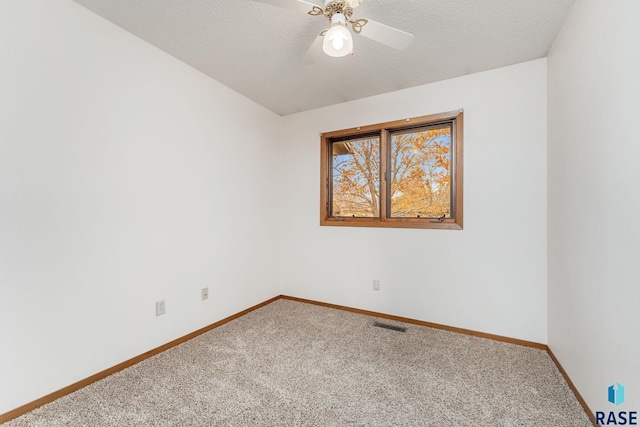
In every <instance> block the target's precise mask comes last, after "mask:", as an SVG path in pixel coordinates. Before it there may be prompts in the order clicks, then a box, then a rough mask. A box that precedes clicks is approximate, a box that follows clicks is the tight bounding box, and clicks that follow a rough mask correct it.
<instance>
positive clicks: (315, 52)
mask: <svg viewBox="0 0 640 427" xmlns="http://www.w3.org/2000/svg"><path fill="white" fill-rule="evenodd" d="M323 41H324V36H321V35H318V37H316V39H315V40H314V41H313V43H312V44H311V47H310V48H309V50H307V53H305V54H304V56H303V57H302V61H300V63H301V64H302V65H311V64H314V63H315V62H316V61H317V60H318V59H319V58H320V57H321V56H322V42H323Z"/></svg>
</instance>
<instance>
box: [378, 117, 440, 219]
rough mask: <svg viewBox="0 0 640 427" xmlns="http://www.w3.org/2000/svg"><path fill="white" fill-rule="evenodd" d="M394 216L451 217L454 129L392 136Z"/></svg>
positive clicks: (391, 174)
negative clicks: (452, 141) (452, 136)
mask: <svg viewBox="0 0 640 427" xmlns="http://www.w3.org/2000/svg"><path fill="white" fill-rule="evenodd" d="M389 148H390V153H389V154H390V156H389V169H390V170H389V172H390V179H391V188H390V194H389V195H390V197H389V200H390V206H391V216H392V217H411V218H416V217H421V218H435V217H442V216H443V215H444V217H445V218H450V217H451V216H452V209H451V160H452V150H451V126H450V125H443V126H437V127H429V128H423V129H419V130H412V131H409V132H403V133H395V134H391V146H390V147H389Z"/></svg>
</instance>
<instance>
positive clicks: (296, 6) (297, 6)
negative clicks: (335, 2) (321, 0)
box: [253, 0, 317, 13]
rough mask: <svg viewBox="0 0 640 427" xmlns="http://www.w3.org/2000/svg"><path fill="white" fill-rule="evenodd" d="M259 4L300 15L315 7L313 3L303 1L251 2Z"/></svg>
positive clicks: (274, 0) (260, 0)
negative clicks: (295, 12) (289, 10)
mask: <svg viewBox="0 0 640 427" xmlns="http://www.w3.org/2000/svg"><path fill="white" fill-rule="evenodd" d="M253 1H257V2H259V3H266V4H270V5H273V6H278V7H284V8H287V9H292V10H295V11H298V12H301V13H308V12H309V11H311V9H313V6H317V4H315V3H311V2H308V1H305V0H253Z"/></svg>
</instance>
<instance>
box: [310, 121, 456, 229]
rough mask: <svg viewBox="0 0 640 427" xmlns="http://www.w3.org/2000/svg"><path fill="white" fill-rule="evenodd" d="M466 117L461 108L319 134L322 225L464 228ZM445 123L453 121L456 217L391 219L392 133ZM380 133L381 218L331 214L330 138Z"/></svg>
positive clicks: (453, 189)
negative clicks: (464, 140) (388, 198)
mask: <svg viewBox="0 0 640 427" xmlns="http://www.w3.org/2000/svg"><path fill="white" fill-rule="evenodd" d="M463 116H464V113H463V111H462V110H456V111H449V112H446V113H439V114H431V115H428V116H421V117H414V118H411V119H404V120H396V121H393V122H386V123H379V124H375V125H369V126H361V127H357V128H351V129H343V130H338V131H333V132H327V133H323V134H321V135H320V142H321V144H320V147H321V148H320V159H321V163H320V225H321V226H337V227H389V228H427V229H445V230H462V225H463V223H462V218H463V203H462V202H463V145H464V144H463V128H464V126H463ZM442 122H452V128H453V138H452V148H453V156H452V157H453V158H452V160H453V174H452V178H453V185H452V191H453V211H454V212H453V216H452V217H451V218H445V219H442V220H437V219H433V218H392V217H390V216H388V215H389V212H388V211H387V206H388V203H387V197H388V195H387V187H388V184H387V179H386V177H387V176H388V173H387V163H388V158H387V157H388V156H387V153H388V150H387V146H388V144H389V141H388V140H389V134H390V132H393V131H399V130H403V129H407V128H413V127H418V126H428V125H434V124H438V123H442ZM378 132H379V134H380V171H381V176H380V217H378V218H349V217H332V216H330V212H331V209H330V200H331V197H330V194H329V192H330V191H331V190H330V188H331V183H330V179H331V175H330V168H331V167H332V162H331V156H330V155H329V154H330V153H331V150H330V145H331V141H332V140H335V139H339V138H348V137H354V138H355V137H358V136H360V135H366V134H372V133H378Z"/></svg>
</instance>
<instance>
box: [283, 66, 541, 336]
mask: <svg viewBox="0 0 640 427" xmlns="http://www.w3.org/2000/svg"><path fill="white" fill-rule="evenodd" d="M546 84H547V83H546V60H545V59H541V60H537V61H533V62H528V63H524V64H519V65H515V66H510V67H506V68H501V69H497V70H493V71H489V72H484V73H480V74H474V75H470V76H465V77H461V78H456V79H453V80H447V81H443V82H439V83H434V84H429V85H426V86H421V87H417V88H413V89H408V90H403V91H398V92H394V93H388V94H385V95H380V96H375V97H372V98H367V99H362V100H358V101H354V102H349V103H345V104H340V105H335V106H331V107H327V108H322V109H318V110H314V111H309V112H305V113H300V114H296V115H292V116H287V117H285V119H284V137H283V141H282V145H281V148H280V151H281V157H282V158H281V164H282V172H281V186H280V192H281V195H282V198H281V210H280V217H281V221H283V224H284V226H283V227H282V239H281V241H280V248H281V262H280V277H281V282H282V290H283V293H284V294H289V295H293V296H297V297H303V298H310V299H314V300H319V301H325V302H330V303H336V304H341V305H346V306H352V307H358V308H363V309H369V310H374V311H379V312H385V313H389V314H394V315H399V316H407V317H411V318H415V319H421V320H425V321H431V322H436V323H441V324H445V325H451V326H457V327H462V328H468V329H473V330H477V331H484V332H488V333H493V334H498V335H504V336H509V337H514V338H520V339H525V340H531V341H536V342H541V343H546V340H547V323H546V316H547V313H546V299H547V294H546V286H547V283H546V280H547V279H546V274H547V273H546V271H547V270H546V245H547V240H546V227H547V222H546V209H547V206H546V173H547V171H546V156H547V151H546V150H547V149H546V138H547V128H546V120H547V118H546V115H547V110H546ZM459 108H464V110H465V118H464V119H465V129H464V133H465V140H464V144H465V147H464V158H465V164H464V187H465V198H464V206H465V207H464V230H462V231H447V230H417V229H406V230H405V229H377V228H345V227H320V225H319V188H320V184H319V181H320V172H319V168H320V158H319V153H320V138H319V136H318V135H319V133H320V132H327V131H332V130H338V129H344V128H349V127H355V126H359V125H367V124H373V123H380V122H385V121H391V120H396V119H402V118H406V117H415V116H421V115H427V114H432V113H439V112H444V111H450V110H457V109H459ZM373 279H379V280H381V291H379V292H374V291H373V290H372V280H373Z"/></svg>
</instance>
